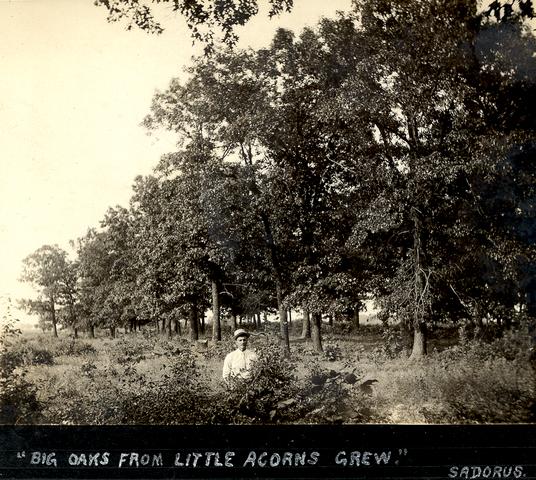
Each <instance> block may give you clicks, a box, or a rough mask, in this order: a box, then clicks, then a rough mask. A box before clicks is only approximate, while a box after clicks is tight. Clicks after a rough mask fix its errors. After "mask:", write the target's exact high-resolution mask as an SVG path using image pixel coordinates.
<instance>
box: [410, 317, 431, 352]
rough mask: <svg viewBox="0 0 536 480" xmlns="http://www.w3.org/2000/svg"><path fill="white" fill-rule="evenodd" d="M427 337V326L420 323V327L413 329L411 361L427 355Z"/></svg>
mask: <svg viewBox="0 0 536 480" xmlns="http://www.w3.org/2000/svg"><path fill="white" fill-rule="evenodd" d="M426 341H427V335H426V324H425V323H420V324H419V325H417V326H415V325H414V327H413V348H412V350H411V355H410V356H409V358H410V360H414V359H419V358H422V357H424V356H425V355H426V353H427V346H426Z"/></svg>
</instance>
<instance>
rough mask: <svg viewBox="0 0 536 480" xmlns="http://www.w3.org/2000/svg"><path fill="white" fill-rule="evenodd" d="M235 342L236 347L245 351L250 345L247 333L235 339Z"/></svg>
mask: <svg viewBox="0 0 536 480" xmlns="http://www.w3.org/2000/svg"><path fill="white" fill-rule="evenodd" d="M235 343H236V347H237V348H238V349H239V350H242V351H244V350H245V349H246V347H247V346H248V337H246V336H245V335H242V336H240V337H238V338H237V339H236V340H235Z"/></svg>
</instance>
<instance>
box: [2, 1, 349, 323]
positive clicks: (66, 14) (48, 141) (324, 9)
mask: <svg viewBox="0 0 536 480" xmlns="http://www.w3.org/2000/svg"><path fill="white" fill-rule="evenodd" d="M294 3H295V6H294V9H293V12H292V13H291V14H287V13H285V14H282V15H281V16H279V17H276V18H274V19H272V20H269V19H268V18H267V15H266V13H265V12H266V10H261V13H260V14H259V15H258V16H257V17H255V18H254V19H253V20H252V21H251V22H250V24H248V25H247V26H246V27H244V28H242V29H239V30H238V33H239V34H240V38H241V40H240V46H242V47H246V46H252V47H254V48H258V47H261V46H266V45H268V44H269V42H270V40H271V38H272V36H273V34H274V32H275V29H276V28H278V27H284V28H290V29H292V30H294V31H300V30H301V29H302V28H303V26H304V25H311V26H314V25H315V24H316V23H317V21H318V20H319V19H320V17H321V16H327V17H333V16H334V15H335V11H336V10H348V9H349V8H350V3H351V2H350V0H329V1H328V0H294ZM263 12H264V14H263ZM105 17H106V11H105V9H103V8H102V7H99V8H97V7H95V6H94V5H93V0H0V32H1V41H0V126H1V128H0V152H1V156H0V310H2V304H3V303H5V299H6V298H7V297H11V298H13V299H17V298H21V297H29V296H33V290H32V289H31V287H29V286H27V285H24V284H21V283H20V282H18V278H19V276H20V274H21V269H22V260H23V258H24V257H26V256H27V255H29V254H30V253H32V252H33V251H35V250H36V249H38V248H39V247H41V246H42V245H45V244H58V245H60V246H61V247H62V248H65V249H68V242H69V240H71V239H76V238H77V237H80V236H82V235H83V234H84V233H85V232H86V230H87V228H89V227H93V226H98V224H99V221H100V220H101V219H102V218H103V216H104V213H105V211H106V209H107V208H108V207H110V206H115V205H118V204H119V205H124V206H126V205H127V203H128V200H129V198H130V195H131V185H132V183H133V180H134V177H135V176H136V175H139V174H148V173H150V172H151V170H152V168H153V167H154V166H155V165H156V163H157V161H158V159H159V158H160V156H161V155H162V154H163V153H165V152H168V151H170V150H172V149H173V145H174V142H173V140H172V138H173V137H172V136H171V135H166V134H161V135H158V136H154V135H152V136H147V135H146V132H145V130H144V129H143V128H142V127H140V126H139V124H140V122H141V120H142V119H143V117H144V116H145V115H146V114H147V113H148V112H149V106H150V103H151V99H152V96H153V94H154V92H155V90H156V89H160V90H163V89H165V88H166V86H167V85H168V83H169V81H170V79H171V78H172V77H176V76H180V75H181V72H182V70H183V67H184V66H185V65H187V63H188V61H189V59H190V57H191V56H192V55H195V54H199V53H201V51H202V48H201V46H200V45H195V46H192V41H191V38H190V34H189V31H188V29H187V27H186V25H185V22H184V21H183V20H182V18H181V17H180V16H175V15H174V14H172V13H171V12H170V11H169V10H168V11H166V13H165V21H166V23H165V26H166V27H167V28H166V31H165V32H164V33H163V34H162V35H160V36H153V35H148V34H146V33H144V32H140V31H135V30H133V31H130V32H129V31H126V30H125V28H124V25H120V24H108V23H107V22H106V20H105ZM15 315H16V316H18V317H20V318H23V319H24V318H25V317H26V316H25V314H24V313H22V312H15ZM2 316H3V312H2V311H0V319H1V317H2ZM33 321H34V320H32V322H33Z"/></svg>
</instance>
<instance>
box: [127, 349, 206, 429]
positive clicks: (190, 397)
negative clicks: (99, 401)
mask: <svg viewBox="0 0 536 480" xmlns="http://www.w3.org/2000/svg"><path fill="white" fill-rule="evenodd" d="M121 383H122V384H123V385H125V384H128V385H126V386H127V388H128V389H130V393H129V394H127V396H126V398H125V402H124V409H123V418H122V419H121V422H122V423H133V424H139V423H150V424H181V423H187V424H196V423H207V422H208V420H209V418H208V415H209V414H208V413H207V409H208V397H209V388H208V379H207V378H206V376H205V375H203V372H202V370H201V369H200V368H199V367H198V365H197V363H196V361H195V358H194V356H193V354H192V353H191V352H190V351H182V352H180V353H179V354H178V355H176V356H174V357H173V358H172V360H171V365H170V366H169V368H167V369H166V372H165V374H164V375H163V377H162V378H161V379H159V380H156V381H155V380H152V379H147V378H146V377H143V376H141V375H139V374H137V372H136V371H135V370H134V369H130V370H129V371H128V372H127V375H126V376H125V377H123V378H122V381H121ZM132 387H134V389H132ZM122 390H123V389H122ZM123 391H124V390H123Z"/></svg>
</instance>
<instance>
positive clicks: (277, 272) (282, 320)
mask: <svg viewBox="0 0 536 480" xmlns="http://www.w3.org/2000/svg"><path fill="white" fill-rule="evenodd" d="M261 219H262V223H263V226H264V233H265V237H266V244H267V246H268V248H269V251H270V262H271V267H272V274H273V276H274V280H275V293H276V298H277V310H278V312H279V330H280V334H281V345H282V347H283V355H284V356H285V357H288V356H289V355H290V339H289V333H288V321H287V311H286V309H285V307H284V306H283V274H282V271H281V267H280V264H279V257H278V255H277V248H276V245H275V242H274V236H273V234H272V226H271V223H270V219H269V217H268V215H267V214H266V212H262V213H261Z"/></svg>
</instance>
